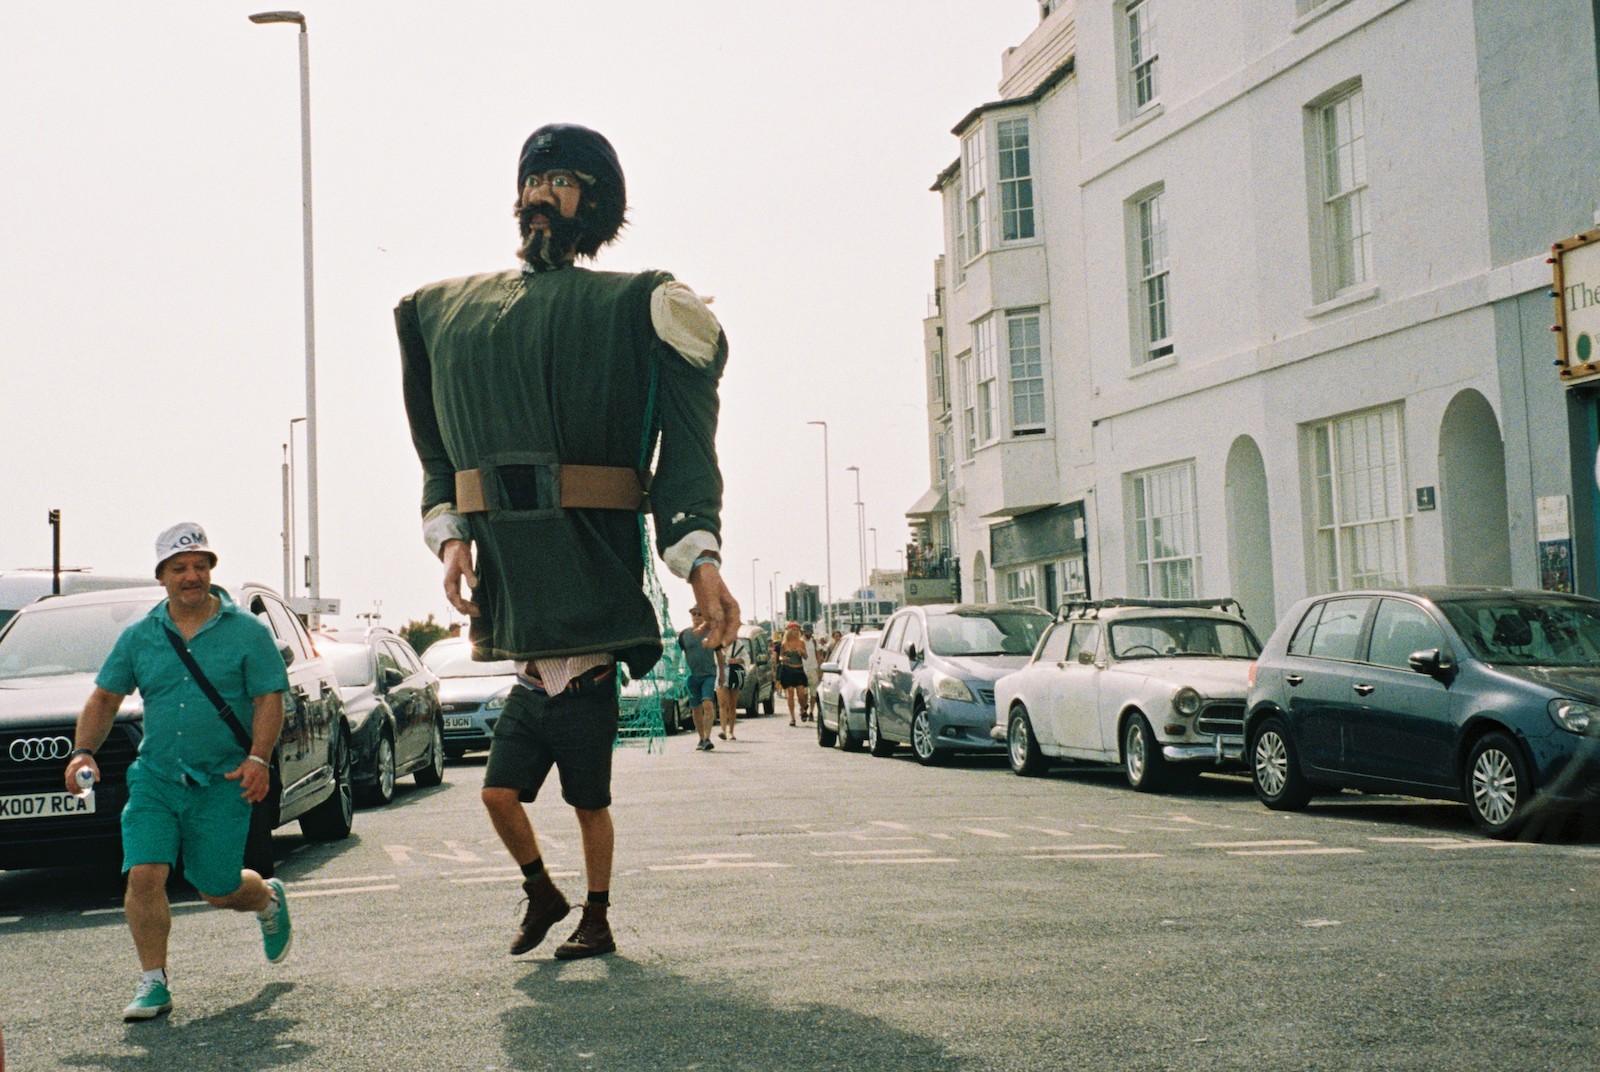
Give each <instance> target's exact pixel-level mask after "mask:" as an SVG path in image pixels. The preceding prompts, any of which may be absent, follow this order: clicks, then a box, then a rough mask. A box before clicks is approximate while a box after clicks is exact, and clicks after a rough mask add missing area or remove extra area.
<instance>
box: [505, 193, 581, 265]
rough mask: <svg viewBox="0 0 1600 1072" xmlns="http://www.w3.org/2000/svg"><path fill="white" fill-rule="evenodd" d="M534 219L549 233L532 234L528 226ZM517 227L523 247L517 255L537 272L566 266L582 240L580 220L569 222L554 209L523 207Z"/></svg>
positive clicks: (533, 206)
mask: <svg viewBox="0 0 1600 1072" xmlns="http://www.w3.org/2000/svg"><path fill="white" fill-rule="evenodd" d="M535 216H543V217H544V218H545V219H546V220H547V221H548V223H549V229H548V230H546V231H535V230H534V229H533V226H532V224H531V222H530V221H531V220H532V219H533V217H535ZM517 223H518V225H519V227H520V229H521V231H522V246H521V248H520V249H518V250H517V254H518V256H520V257H521V258H522V259H523V261H525V262H526V263H527V265H528V267H530V268H532V269H533V270H534V271H536V272H547V271H549V270H550V269H552V268H560V267H561V266H562V265H563V264H566V263H567V261H568V259H569V258H570V257H571V256H572V251H573V248H574V247H575V246H576V245H577V244H578V239H579V238H581V237H583V220H582V219H581V218H579V217H573V218H571V219H568V218H567V217H566V216H563V215H561V210H560V209H558V208H556V207H555V206H554V205H537V204H535V205H524V206H523V207H522V208H520V209H518V210H517Z"/></svg>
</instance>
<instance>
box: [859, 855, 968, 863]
mask: <svg viewBox="0 0 1600 1072" xmlns="http://www.w3.org/2000/svg"><path fill="white" fill-rule="evenodd" d="M839 862H840V863H842V864H958V863H960V862H961V861H960V860H958V859H956V858H955V857H954V856H895V857H892V858H888V857H877V856H869V857H866V858H864V859H849V860H840V861H839Z"/></svg>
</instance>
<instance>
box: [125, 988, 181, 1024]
mask: <svg viewBox="0 0 1600 1072" xmlns="http://www.w3.org/2000/svg"><path fill="white" fill-rule="evenodd" d="M171 1011H172V991H170V990H168V989H167V984H166V983H162V982H158V981H156V980H155V979H140V980H139V989H138V990H137V991H135V992H134V995H133V1000H132V1001H130V1002H129V1003H128V1007H127V1008H126V1009H123V1010H122V1018H123V1019H124V1020H154V1019H155V1018H156V1017H157V1016H160V1015H161V1014H162V1013H165V1012H171Z"/></svg>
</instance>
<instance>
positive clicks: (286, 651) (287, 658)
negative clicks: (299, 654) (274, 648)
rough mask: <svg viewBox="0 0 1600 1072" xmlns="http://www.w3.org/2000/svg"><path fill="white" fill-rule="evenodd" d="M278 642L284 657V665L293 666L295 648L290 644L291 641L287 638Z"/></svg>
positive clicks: (279, 652) (279, 649)
mask: <svg viewBox="0 0 1600 1072" xmlns="http://www.w3.org/2000/svg"><path fill="white" fill-rule="evenodd" d="M277 644H278V654H279V655H280V656H281V657H282V658H283V665H284V666H293V665H294V649H293V648H291V647H290V646H289V642H288V641H287V640H280V641H278V642H277Z"/></svg>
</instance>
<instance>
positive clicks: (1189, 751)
mask: <svg viewBox="0 0 1600 1072" xmlns="http://www.w3.org/2000/svg"><path fill="white" fill-rule="evenodd" d="M1161 756H1162V758H1163V759H1168V760H1171V761H1172V762H1174V763H1204V762H1205V761H1206V760H1210V761H1211V762H1213V763H1217V764H1222V763H1227V762H1229V761H1242V760H1243V759H1244V738H1243V737H1217V738H1214V739H1213V740H1212V741H1211V743H1210V744H1164V745H1162V746H1161Z"/></svg>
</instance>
